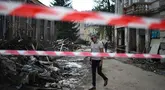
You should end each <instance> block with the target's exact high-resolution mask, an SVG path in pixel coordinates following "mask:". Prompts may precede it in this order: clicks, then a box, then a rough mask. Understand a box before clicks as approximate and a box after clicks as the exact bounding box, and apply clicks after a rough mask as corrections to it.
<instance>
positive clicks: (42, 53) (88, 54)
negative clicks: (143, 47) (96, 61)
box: [0, 50, 165, 59]
mask: <svg viewBox="0 0 165 90" xmlns="http://www.w3.org/2000/svg"><path fill="white" fill-rule="evenodd" d="M0 54H1V55H23V56H31V55H36V56H86V57H119V58H158V59H161V58H165V55H157V54H128V53H92V52H57V51H25V50H0Z"/></svg>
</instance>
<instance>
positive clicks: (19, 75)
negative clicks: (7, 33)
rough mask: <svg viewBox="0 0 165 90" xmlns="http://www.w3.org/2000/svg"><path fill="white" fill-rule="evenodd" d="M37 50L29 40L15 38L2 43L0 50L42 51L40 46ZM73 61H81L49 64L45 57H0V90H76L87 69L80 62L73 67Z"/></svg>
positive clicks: (57, 61)
mask: <svg viewBox="0 0 165 90" xmlns="http://www.w3.org/2000/svg"><path fill="white" fill-rule="evenodd" d="M36 46H37V43H36V41H34V40H32V39H31V38H21V39H20V38H14V39H13V40H11V41H2V40H1V45H0V49H10V50H35V49H37V50H44V48H43V47H42V46H37V47H36ZM65 59H66V61H65V62H64V61H63V60H65ZM76 59H80V58H79V57H66V58H65V57H64V58H63V59H61V60H51V59H50V58H48V57H45V56H42V57H41V56H3V55H1V56H0V69H1V70H0V90H18V89H23V90H24V89H25V87H27V86H28V87H29V86H32V87H38V88H54V89H55V90H58V89H59V90H61V89H62V88H64V87H67V88H75V85H76V84H77V83H78V82H80V81H79V80H81V77H83V75H84V74H85V73H84V72H86V73H87V72H88V68H87V67H86V66H83V65H84V62H83V58H82V59H81V61H80V60H78V63H75V60H76ZM69 60H74V61H69ZM82 66H83V67H84V68H82ZM29 90H30V89H29ZM33 90H34V89H33Z"/></svg>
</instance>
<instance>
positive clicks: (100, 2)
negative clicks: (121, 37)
mask: <svg viewBox="0 0 165 90" xmlns="http://www.w3.org/2000/svg"><path fill="white" fill-rule="evenodd" d="M95 3H97V4H96V6H95V8H94V9H93V11H103V12H111V13H114V12H115V5H112V4H111V3H110V0H95ZM104 27H105V30H106V35H107V36H108V39H109V40H112V36H113V27H112V26H100V27H99V28H98V30H99V31H98V32H99V36H103V34H105V33H104V32H105V31H103V28H104Z"/></svg>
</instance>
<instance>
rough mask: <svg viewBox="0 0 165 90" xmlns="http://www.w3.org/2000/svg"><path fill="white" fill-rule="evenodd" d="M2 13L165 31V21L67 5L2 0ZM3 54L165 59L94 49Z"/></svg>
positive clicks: (4, 53) (2, 53)
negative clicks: (55, 5) (92, 10)
mask: <svg viewBox="0 0 165 90" xmlns="http://www.w3.org/2000/svg"><path fill="white" fill-rule="evenodd" d="M0 14H2V15H12V16H21V17H30V18H36V19H46V20H57V21H77V22H84V23H92V24H97V25H116V26H128V27H134V28H145V29H159V30H165V20H161V19H153V18H145V17H137V16H127V15H116V14H112V13H104V12H86V11H85V12H78V11H75V10H72V9H68V8H64V7H53V8H52V7H46V6H38V5H31V4H24V3H18V2H11V1H10V2H4V1H0ZM0 54H1V55H25V56H30V55H38V56H90V57H120V58H165V55H157V54H127V53H121V54H120V53H91V52H56V51H25V50H0Z"/></svg>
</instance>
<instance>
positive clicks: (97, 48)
mask: <svg viewBox="0 0 165 90" xmlns="http://www.w3.org/2000/svg"><path fill="white" fill-rule="evenodd" d="M91 40H92V43H91V51H92V52H103V44H102V43H101V42H99V41H98V40H97V36H96V35H92V36H91ZM91 61H92V85H93V87H92V88H90V89H89V90H96V69H97V72H98V74H99V75H100V76H101V77H102V78H103V79H104V86H106V85H107V84H108V78H107V77H106V76H105V75H104V74H103V73H102V63H103V58H102V57H91Z"/></svg>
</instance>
